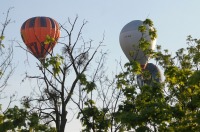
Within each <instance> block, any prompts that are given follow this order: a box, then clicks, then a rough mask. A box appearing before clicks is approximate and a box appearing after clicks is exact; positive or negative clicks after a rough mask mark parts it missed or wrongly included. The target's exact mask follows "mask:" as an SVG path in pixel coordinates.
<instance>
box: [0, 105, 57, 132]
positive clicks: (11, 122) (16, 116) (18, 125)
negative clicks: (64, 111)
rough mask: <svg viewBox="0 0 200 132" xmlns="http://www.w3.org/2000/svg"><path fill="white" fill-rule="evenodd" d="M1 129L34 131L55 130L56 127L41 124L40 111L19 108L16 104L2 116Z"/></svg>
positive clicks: (50, 131)
mask: <svg viewBox="0 0 200 132" xmlns="http://www.w3.org/2000/svg"><path fill="white" fill-rule="evenodd" d="M0 122H1V123H0V131H2V132H5V131H9V130H10V131H20V132H33V131H45V132H55V131H56V130H55V128H53V127H51V126H48V125H44V124H40V118H39V116H38V113H35V112H30V111H28V109H27V108H25V107H24V108H19V107H18V106H14V107H13V108H8V109H7V111H6V112H4V114H3V115H1V118H0Z"/></svg>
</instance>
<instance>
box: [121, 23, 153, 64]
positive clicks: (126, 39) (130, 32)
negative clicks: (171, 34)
mask: <svg viewBox="0 0 200 132" xmlns="http://www.w3.org/2000/svg"><path fill="white" fill-rule="evenodd" d="M141 25H143V21H140V20H134V21H131V22H130V23H128V24H126V25H125V26H124V27H123V28H122V30H121V32H120V36H119V41H120V45H121V48H122V50H123V52H124V54H125V55H126V57H127V58H128V59H129V61H131V60H135V61H137V62H139V63H140V65H141V66H145V65H146V63H147V62H148V60H149V55H145V54H144V52H143V51H142V50H141V49H140V48H139V40H140V39H141V38H142V37H143V38H144V39H145V40H147V41H148V42H150V47H149V49H152V50H154V49H155V44H156V39H154V40H151V38H150V35H149V33H148V32H147V31H146V32H145V33H144V34H143V35H142V33H141V32H140V31H138V27H139V26H141ZM146 28H147V30H148V29H150V28H152V27H148V26H147V25H146ZM131 52H133V54H131Z"/></svg>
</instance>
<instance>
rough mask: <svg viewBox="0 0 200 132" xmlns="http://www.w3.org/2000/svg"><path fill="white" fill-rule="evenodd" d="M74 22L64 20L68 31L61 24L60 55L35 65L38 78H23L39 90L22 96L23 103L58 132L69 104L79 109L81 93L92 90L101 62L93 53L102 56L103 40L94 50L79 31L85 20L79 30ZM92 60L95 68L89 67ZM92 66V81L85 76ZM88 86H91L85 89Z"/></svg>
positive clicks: (62, 126) (52, 56)
mask: <svg viewBox="0 0 200 132" xmlns="http://www.w3.org/2000/svg"><path fill="white" fill-rule="evenodd" d="M77 20H78V16H77V17H76V18H75V19H74V21H71V20H70V19H68V22H67V23H68V25H69V27H70V29H68V28H66V25H65V24H63V25H61V28H62V30H63V31H64V32H65V33H66V34H67V35H66V36H65V37H64V38H63V41H67V42H59V43H60V45H62V46H63V48H62V54H60V55H56V56H54V55H53V54H51V55H50V57H49V58H46V60H45V62H43V63H42V64H41V65H38V66H39V67H40V71H41V73H42V74H41V75H39V76H30V75H27V76H26V77H27V78H32V79H33V78H34V79H36V80H37V83H38V88H39V90H38V91H37V92H35V93H34V94H32V96H31V97H24V98H23V103H24V104H25V105H26V106H27V107H29V108H31V110H34V111H37V112H38V113H39V114H40V118H41V119H42V121H44V123H45V124H51V123H54V124H55V125H56V129H57V131H59V132H64V131H65V126H66V123H67V122H69V121H70V119H68V112H69V109H70V108H71V107H72V106H73V105H72V104H73V102H75V104H78V106H79V107H80V108H82V107H81V106H82V105H83V104H82V102H83V100H85V99H87V98H86V96H87V95H83V91H85V92H86V93H87V92H89V91H92V90H93V88H94V87H93V85H92V84H94V81H95V78H96V77H97V72H99V70H100V68H99V67H101V65H102V63H103V61H97V60H98V58H97V59H95V56H96V54H98V53H99V52H98V51H101V52H102V54H101V56H102V57H104V55H105V54H106V53H103V51H102V50H101V47H102V46H103V40H104V37H103V40H102V41H100V42H99V44H98V45H97V46H96V47H95V46H94V45H93V41H92V40H89V41H85V40H84V38H83V35H82V31H83V28H84V26H85V25H86V24H87V21H83V23H82V24H81V26H80V28H79V29H78V30H76V26H77ZM68 25H67V26H68ZM74 34H77V35H74ZM74 36H75V37H74ZM100 59H101V57H100ZM95 61H97V65H96V64H94V65H92V62H95ZM92 67H94V68H95V67H96V68H97V70H96V73H95V74H94V75H93V79H92V80H90V79H89V77H90V76H89V74H92V73H93V72H92V71H91V69H93V68H92ZM98 68H99V69H98ZM86 84H87V87H85V89H80V88H81V87H80V85H86ZM89 85H90V86H91V87H88V86H89ZM74 106H75V105H74ZM75 107H76V108H77V106H75Z"/></svg>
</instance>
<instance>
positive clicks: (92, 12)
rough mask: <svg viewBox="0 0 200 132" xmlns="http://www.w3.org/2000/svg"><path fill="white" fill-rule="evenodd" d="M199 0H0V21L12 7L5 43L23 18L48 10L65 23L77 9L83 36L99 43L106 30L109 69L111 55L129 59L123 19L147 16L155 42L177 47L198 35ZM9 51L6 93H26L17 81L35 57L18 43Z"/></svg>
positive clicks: (16, 33) (30, 68) (33, 67)
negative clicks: (11, 64)
mask: <svg viewBox="0 0 200 132" xmlns="http://www.w3.org/2000/svg"><path fill="white" fill-rule="evenodd" d="M199 5H200V1H199V0H190V1H189V0H165V1H164V0H123V1H122V0H57V1H55V0H34V1H30V0H0V22H3V20H4V19H5V14H3V13H5V12H6V11H7V10H8V8H10V7H14V8H13V9H12V10H11V12H10V14H9V15H10V18H11V19H12V20H13V23H11V24H10V25H9V26H8V28H7V30H6V32H5V36H6V40H5V41H6V42H4V43H10V41H9V40H13V39H15V40H17V41H19V42H21V44H22V45H23V43H22V39H21V36H20V28H21V25H22V24H23V22H24V21H26V20H27V19H29V18H31V17H35V16H48V17H51V18H53V19H55V20H56V21H58V22H59V23H60V24H64V23H65V22H66V21H67V19H68V18H70V19H71V20H73V19H74V18H75V17H76V15H78V17H79V18H78V23H79V25H80V24H82V22H83V20H86V21H88V24H87V25H86V26H85V28H84V30H83V34H84V36H85V38H86V39H92V40H94V43H98V42H99V41H101V40H102V37H103V34H105V39H104V44H105V45H106V46H105V47H104V48H105V50H108V51H109V56H108V57H107V58H108V60H107V62H108V65H109V67H110V69H113V67H115V65H114V64H116V62H115V61H116V60H121V61H122V62H123V63H126V62H127V61H128V59H127V58H126V57H125V55H124V53H123V51H122V50H121V47H120V44H119V33H120V31H121V29H122V28H123V26H124V25H125V24H127V23H128V22H130V21H132V20H145V19H146V18H150V19H151V20H153V22H154V26H155V28H156V29H157V33H158V38H157V44H158V45H161V46H162V47H163V48H164V49H169V51H170V52H171V53H174V52H175V51H176V50H177V49H179V48H183V47H186V46H187V45H186V38H187V36H188V35H192V36H193V37H194V38H200V24H199V23H200V15H199V13H200V8H199ZM62 35H64V34H62V32H61V36H62ZM23 46H24V47H25V45H23ZM14 52H15V53H14V63H15V64H16V66H17V67H16V70H15V72H14V74H13V76H12V78H11V79H10V81H9V82H10V83H9V84H8V89H7V91H8V92H7V93H5V94H6V95H11V94H12V93H14V92H15V91H17V92H18V96H19V97H20V96H23V95H28V94H30V88H29V85H31V86H32V85H34V84H31V83H29V84H27V85H25V84H23V83H20V82H21V81H22V80H23V77H24V73H25V72H26V71H30V72H31V71H32V72H35V71H37V70H38V69H37V68H38V67H36V63H38V61H37V60H36V59H35V58H34V57H32V56H31V55H28V58H29V62H28V63H27V55H26V52H25V51H24V50H22V49H21V48H19V47H17V44H16V45H15V44H14ZM3 103H5V102H3ZM76 123H77V122H76ZM76 123H74V125H71V126H70V128H69V129H68V130H71V131H73V132H76V131H79V130H80V125H79V127H77V126H76Z"/></svg>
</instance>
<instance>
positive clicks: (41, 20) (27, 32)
mask: <svg viewBox="0 0 200 132" xmlns="http://www.w3.org/2000/svg"><path fill="white" fill-rule="evenodd" d="M21 36H22V39H23V41H24V43H25V44H26V46H27V47H28V49H29V50H30V51H31V52H32V54H33V55H34V56H35V57H36V58H40V59H43V58H45V56H46V55H47V54H48V53H49V52H51V51H52V49H53V47H54V46H55V44H56V42H57V40H58V38H59V37H60V30H59V24H58V23H57V22H56V21H55V20H53V19H52V18H49V17H33V18H30V19H28V20H27V21H25V22H24V23H23V25H22V27H21ZM47 36H50V37H51V38H54V39H55V41H54V42H52V43H49V44H44V42H45V40H46V37H47Z"/></svg>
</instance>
